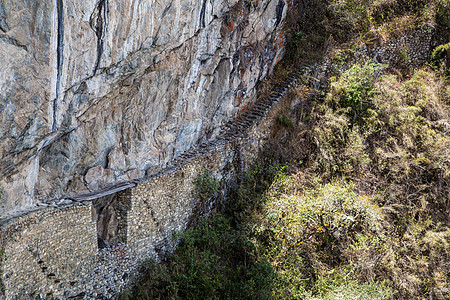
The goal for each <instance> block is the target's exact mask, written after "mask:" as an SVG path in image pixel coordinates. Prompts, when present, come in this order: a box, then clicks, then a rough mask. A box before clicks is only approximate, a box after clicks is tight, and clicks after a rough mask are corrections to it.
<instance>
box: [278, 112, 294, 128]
mask: <svg viewBox="0 0 450 300" xmlns="http://www.w3.org/2000/svg"><path fill="white" fill-rule="evenodd" d="M277 122H278V123H280V124H281V125H283V126H284V127H288V128H289V127H292V126H294V122H292V120H291V118H289V117H288V116H286V115H283V114H279V115H278V116H277Z"/></svg>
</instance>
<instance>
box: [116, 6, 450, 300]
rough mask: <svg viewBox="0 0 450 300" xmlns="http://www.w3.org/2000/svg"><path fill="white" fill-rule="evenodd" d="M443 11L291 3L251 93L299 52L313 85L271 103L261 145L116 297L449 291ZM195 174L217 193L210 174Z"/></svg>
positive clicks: (442, 295)
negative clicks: (267, 67) (224, 191)
mask: <svg viewBox="0 0 450 300" xmlns="http://www.w3.org/2000/svg"><path fill="white" fill-rule="evenodd" d="M449 9H450V3H449V2H448V1H401V0H399V1H395V0H393V1H314V0H312V1H298V2H297V3H296V4H295V5H294V9H293V10H292V11H290V16H289V18H288V26H287V30H288V31H289V32H290V40H289V41H288V45H289V46H288V52H287V53H286V57H285V59H284V60H283V61H282V62H281V63H280V65H279V67H278V68H277V70H276V73H275V76H272V78H271V79H270V80H266V81H264V82H263V83H262V85H261V86H260V89H259V93H260V95H264V94H265V93H266V92H267V91H270V89H271V87H272V86H273V85H274V84H276V83H277V82H279V81H280V80H281V79H282V78H283V77H285V76H287V75H288V74H289V73H290V72H292V71H297V70H299V69H300V67H301V66H305V64H309V65H312V67H310V68H306V69H305V68H302V70H303V71H302V72H303V74H304V78H305V81H306V82H308V83H309V84H308V85H305V86H301V87H299V88H297V89H295V90H293V91H292V92H291V93H290V94H289V95H288V96H287V97H285V99H284V101H283V103H282V104H281V106H280V107H278V111H277V113H276V114H274V115H272V117H273V126H272V127H271V130H272V131H271V136H270V139H269V141H268V143H267V145H266V147H265V151H264V152H263V153H262V154H261V155H260V156H259V159H258V160H257V162H256V163H255V164H253V165H252V166H250V168H249V169H248V171H247V172H246V173H245V174H244V176H243V177H242V179H241V180H242V181H239V180H238V182H239V183H240V184H239V186H237V187H235V188H234V189H233V188H232V189H231V192H230V193H229V194H228V196H227V197H225V198H220V197H219V198H217V199H216V203H219V204H220V205H218V206H217V207H216V209H217V213H216V214H214V215H212V216H210V217H208V218H204V219H202V220H200V221H199V222H198V224H197V225H195V226H193V227H192V228H191V229H190V230H188V231H187V232H186V233H182V234H179V235H177V236H176V238H177V239H179V241H180V244H179V246H178V248H177V250H176V251H175V253H174V254H170V255H167V257H166V260H165V261H164V262H163V263H162V264H155V263H154V262H149V264H148V265H147V266H146V267H145V268H144V269H143V270H144V271H143V272H144V279H143V280H142V282H141V283H140V284H138V285H137V287H136V289H135V290H132V291H129V292H128V293H127V292H124V294H123V298H125V299H127V298H135V299H154V298H158V297H159V298H162V299H185V298H192V299H196V298H207V299H211V298H220V299H238V298H239V299H272V298H276V299H447V298H448V297H450V290H449V289H448V286H449V277H450V274H449V270H450V265H449V261H450V244H449V243H450V227H449V226H450V222H449V215H450V203H449V199H450V185H449V182H450V177H449V176H450V151H449V149H450V138H449V133H450V132H449V130H450V85H449V78H448V74H449V73H448V72H449V69H448V67H449V64H448V59H449V56H448V55H449V53H448V44H446V43H448V42H449V30H448V29H449V24H450V23H449V15H450V14H449ZM420 36H428V37H429V38H424V39H421V38H418V39H419V40H421V42H418V44H420V45H422V47H421V48H419V47H417V48H410V45H411V44H414V43H413V42H409V41H411V40H415V38H414V37H420ZM440 44H443V46H440V47H437V46H438V45H440ZM433 49H435V50H434V51H433ZM446 49H447V50H446ZM311 91H315V93H314V95H313V96H310V94H311ZM196 185H197V187H198V188H197V189H196V190H195V191H194V192H195V193H197V194H198V195H199V197H206V198H211V197H212V198H214V197H218V195H220V194H221V193H218V188H219V186H220V182H219V181H217V180H215V179H214V178H213V177H211V175H208V173H205V175H204V176H203V177H199V178H198V180H197V181H196ZM227 188H228V190H229V189H230V187H227Z"/></svg>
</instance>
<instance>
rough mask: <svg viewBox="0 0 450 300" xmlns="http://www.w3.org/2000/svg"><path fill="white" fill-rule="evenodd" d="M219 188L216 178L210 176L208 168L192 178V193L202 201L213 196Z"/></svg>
mask: <svg viewBox="0 0 450 300" xmlns="http://www.w3.org/2000/svg"><path fill="white" fill-rule="evenodd" d="M218 190H219V184H218V182H217V180H216V179H215V178H214V177H212V176H211V174H210V172H209V170H205V171H203V173H201V174H198V175H197V177H196V178H195V179H194V190H193V191H192V193H193V195H194V196H195V197H197V198H199V199H200V200H202V201H206V200H209V199H211V198H212V197H214V195H215V194H216V193H217V192H218Z"/></svg>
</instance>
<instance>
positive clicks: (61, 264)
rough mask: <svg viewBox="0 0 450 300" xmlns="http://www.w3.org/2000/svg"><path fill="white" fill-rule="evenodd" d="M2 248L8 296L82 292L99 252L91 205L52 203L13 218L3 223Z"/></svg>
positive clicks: (20, 297)
mask: <svg viewBox="0 0 450 300" xmlns="http://www.w3.org/2000/svg"><path fill="white" fill-rule="evenodd" d="M1 249H2V253H3V260H2V270H3V274H2V276H1V280H2V284H3V290H4V296H6V299H34V298H35V297H36V296H38V295H44V296H48V297H49V298H50V297H62V298H63V297H64V296H68V295H69V294H70V295H74V294H75V295H76V294H79V293H82V292H84V290H85V289H86V285H89V284H90V282H89V280H90V276H91V273H92V271H93V266H94V263H95V261H96V257H97V237H96V229H95V222H93V221H92V217H91V205H90V204H86V205H75V206H70V207H63V208H57V209H55V208H50V209H45V210H41V211H37V212H34V213H30V214H28V215H26V216H24V217H21V218H17V219H13V220H10V221H9V222H7V223H5V224H2V226H1ZM69 290H70V292H69Z"/></svg>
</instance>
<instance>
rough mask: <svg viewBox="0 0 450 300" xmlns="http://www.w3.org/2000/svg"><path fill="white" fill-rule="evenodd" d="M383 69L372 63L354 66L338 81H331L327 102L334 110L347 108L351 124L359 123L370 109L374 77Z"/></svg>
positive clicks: (381, 66) (379, 65)
mask: <svg viewBox="0 0 450 300" xmlns="http://www.w3.org/2000/svg"><path fill="white" fill-rule="evenodd" d="M383 67H384V66H383V65H381V64H377V63H373V62H366V63H364V64H354V65H353V66H352V67H351V68H350V69H348V70H347V71H345V72H344V73H342V75H341V76H340V77H339V79H336V78H332V79H331V83H330V92H329V93H328V95H327V97H326V99H327V102H328V103H330V104H332V105H333V106H334V107H335V108H338V107H340V108H349V117H350V120H351V122H352V123H356V122H359V123H360V121H361V119H362V117H363V116H365V112H366V110H367V109H368V108H370V107H371V104H372V99H373V96H374V94H375V91H374V82H375V77H376V75H377V74H378V73H379V72H380V71H381V70H382V69H383Z"/></svg>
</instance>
